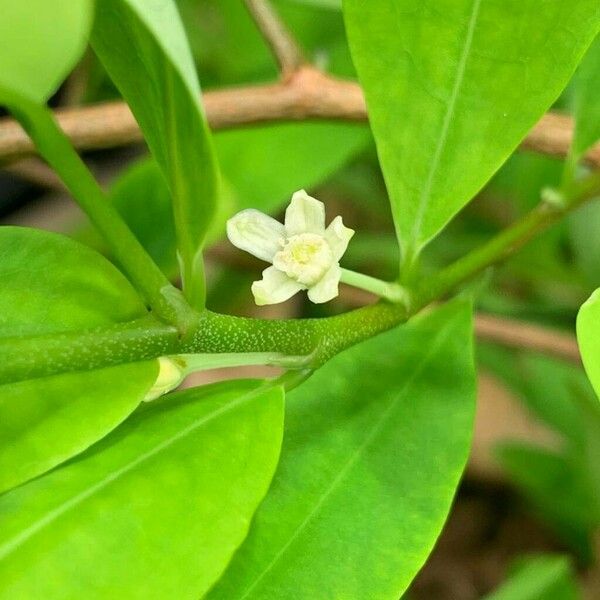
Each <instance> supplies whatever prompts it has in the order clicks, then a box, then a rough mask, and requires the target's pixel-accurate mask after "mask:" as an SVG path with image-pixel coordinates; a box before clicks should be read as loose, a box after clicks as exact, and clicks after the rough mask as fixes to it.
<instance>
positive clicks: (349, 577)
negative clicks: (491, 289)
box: [208, 302, 475, 600]
mask: <svg viewBox="0 0 600 600" xmlns="http://www.w3.org/2000/svg"><path fill="white" fill-rule="evenodd" d="M474 400H475V374H474V367H473V359H472V348H471V309H470V306H469V305H467V304H464V303H457V302H455V303H453V304H451V305H448V306H446V307H443V308H442V309H440V310H438V311H436V312H434V313H431V314H429V315H427V316H425V317H421V318H417V319H415V320H414V321H413V322H411V323H410V324H409V325H407V326H403V327H399V328H397V329H395V330H393V331H390V332H388V333H385V334H383V335H380V336H378V337H376V338H373V339H371V340H368V341H366V342H363V343H361V344H360V345H358V346H355V347H354V348H351V349H349V350H346V351H345V352H343V353H342V354H340V355H338V356H336V357H335V358H334V359H332V360H331V361H330V362H329V363H328V364H326V365H325V366H324V367H322V368H321V369H319V371H317V372H316V373H315V374H314V375H313V376H312V377H311V378H310V379H309V380H308V381H307V382H305V383H304V384H302V385H301V386H300V387H298V388H296V389H295V390H293V391H292V392H291V393H290V394H289V397H288V401H287V411H286V430H285V436H284V444H283V448H282V456H281V460H280V464H279V468H278V471H277V474H276V476H275V479H274V481H273V485H272V487H271V490H270V491H269V494H268V496H267V498H266V499H265V501H264V502H263V504H262V505H261V507H260V508H259V510H258V511H257V514H256V515H255V519H254V522H253V525H252V528H251V530H250V534H249V536H248V538H247V540H246V542H245V543H244V545H243V546H242V548H241V549H240V550H239V552H238V553H237V554H236V556H235V557H234V560H233V561H232V564H231V565H230V567H229V569H228V571H227V572H226V573H225V575H224V577H223V578H222V579H221V580H220V581H219V583H218V584H217V586H216V587H215V589H214V590H213V591H212V593H210V594H209V595H208V598H210V599H211V600H216V599H227V600H234V599H236V598H244V599H247V600H249V599H253V598H260V599H263V598H269V600H278V599H282V600H283V599H284V598H285V599H288V598H372V599H374V600H375V599H380V598H381V599H389V600H395V599H397V598H399V597H400V595H401V594H402V593H403V592H404V590H405V589H406V588H407V586H408V584H409V583H410V581H411V579H412V578H413V577H414V576H415V574H416V573H417V571H418V570H419V569H420V568H421V566H422V565H423V563H424V562H425V559H426V558H427V555H428V554H429V552H430V551H431V549H432V547H433V544H434V543H435V540H436V538H437V536H438V535H439V533H440V530H441V528H442V526H443V523H444V520H445V519H446V516H447V514H448V511H449V508H450V504H451V502H452V498H453V496H454V493H455V491H456V487H457V485H458V481H459V479H460V476H461V473H462V470H463V468H464V465H465V461H466V459H467V455H468V451H469V445H470V439H471V429H472V422H473V414H474Z"/></svg>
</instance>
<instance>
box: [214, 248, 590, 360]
mask: <svg viewBox="0 0 600 600" xmlns="http://www.w3.org/2000/svg"><path fill="white" fill-rule="evenodd" d="M207 257H208V258H209V259H212V260H213V261H214V262H215V263H219V264H225V265H229V266H232V267H234V268H238V269H243V270H249V269H255V270H256V272H257V273H258V271H259V269H260V263H259V262H258V261H255V260H254V259H250V258H246V255H243V254H241V253H235V254H234V253H233V252H232V251H231V250H230V249H229V248H228V247H227V246H226V245H224V244H218V245H216V246H213V247H212V248H211V249H210V250H209V251H208V256H207ZM340 299H341V300H342V301H343V302H344V303H346V304H347V305H348V306H349V307H358V306H364V305H365V304H369V303H371V302H373V301H374V300H375V299H376V296H375V295H373V294H371V293H369V292H366V291H364V290H359V289H356V288H354V287H351V286H347V285H344V286H342V288H341V289H340ZM475 334H476V335H477V337H478V338H479V339H480V340H486V341H489V342H494V343H496V344H501V345H503V346H506V347H508V348H515V349H517V350H518V349H521V350H530V351H532V352H539V353H541V354H546V355H548V356H553V357H556V358H559V359H562V360H566V361H569V362H573V363H576V364H581V357H580V354H579V348H578V346H577V340H576V339H575V337H574V336H572V335H569V334H566V333H562V332H559V331H556V330H554V329H549V328H547V327H543V326H541V325H535V324H533V323H526V322H524V321H519V320H516V319H509V318H506V317H498V316H495V315H488V314H482V313H478V314H476V315H475Z"/></svg>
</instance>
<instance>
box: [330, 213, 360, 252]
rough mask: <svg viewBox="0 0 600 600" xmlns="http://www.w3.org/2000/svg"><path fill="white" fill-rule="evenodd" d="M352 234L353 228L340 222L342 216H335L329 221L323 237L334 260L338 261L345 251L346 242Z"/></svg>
mask: <svg viewBox="0 0 600 600" xmlns="http://www.w3.org/2000/svg"><path fill="white" fill-rule="evenodd" d="M353 235H354V229H350V228H349V227H346V226H345V225H344V224H343V223H342V217H336V218H335V219H334V220H333V221H331V223H329V227H328V228H327V229H326V230H325V239H326V240H327V243H328V244H329V247H330V248H331V252H332V253H333V257H334V259H335V260H336V261H339V260H340V258H342V256H343V255H344V252H346V248H347V247H348V242H349V241H350V240H351V239H352V236H353Z"/></svg>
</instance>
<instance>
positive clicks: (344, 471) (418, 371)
mask: <svg viewBox="0 0 600 600" xmlns="http://www.w3.org/2000/svg"><path fill="white" fill-rule="evenodd" d="M457 321H458V317H455V318H454V319H453V320H452V321H450V323H449V324H448V326H447V327H446V328H444V331H443V332H442V334H441V335H439V336H438V337H437V339H436V340H435V341H434V343H432V344H431V345H430V347H429V348H430V349H429V351H428V352H427V354H426V355H425V356H424V357H423V359H422V361H421V363H420V364H419V365H418V366H417V367H416V368H415V369H414V370H413V372H412V374H411V376H410V377H409V378H408V380H407V381H406V382H405V384H404V386H403V387H402V389H401V390H400V392H399V393H398V395H397V396H396V398H394V399H393V400H392V402H391V403H390V405H389V406H388V408H387V409H386V410H385V411H384V413H383V414H382V416H381V417H380V419H379V420H378V421H377V423H375V425H374V426H373V427H372V428H371V430H370V431H369V432H368V434H367V435H366V436H365V438H364V440H363V442H362V443H361V444H360V446H359V447H358V448H357V449H356V451H355V452H354V453H353V454H352V456H351V457H350V459H349V460H348V461H347V462H346V464H345V465H344V466H343V467H342V468H341V469H340V470H339V471H338V474H337V476H336V477H335V478H334V479H333V481H332V482H331V483H330V484H329V486H328V488H327V489H326V490H325V492H324V493H323V494H322V495H321V497H320V498H319V500H318V501H317V502H316V503H315V505H314V506H313V508H312V510H310V512H309V513H308V514H307V516H306V517H305V518H304V520H303V521H302V522H301V523H300V524H299V525H298V527H297V528H296V529H295V531H294V532H293V533H292V535H291V536H290V537H289V539H288V541H287V542H286V543H285V544H284V545H283V546H282V547H281V549H280V550H279V552H277V554H276V555H275V556H274V557H273V559H272V560H271V562H270V563H269V564H268V565H267V566H266V567H265V569H264V570H263V571H262V572H261V573H260V574H259V575H258V576H257V577H256V579H255V580H254V581H253V582H252V584H251V585H250V587H248V588H247V589H246V591H245V592H244V594H243V595H242V596H240V597H239V600H245V599H246V598H248V597H249V595H250V594H251V593H252V591H253V590H254V589H255V588H256V587H257V586H258V584H259V583H260V582H261V581H262V580H263V579H264V577H265V576H266V575H267V573H268V572H269V571H271V569H272V568H273V567H274V566H275V565H276V564H277V563H278V562H279V560H280V559H281V558H282V557H283V555H284V554H285V553H286V552H287V550H288V549H289V548H290V547H291V546H292V544H293V543H294V542H295V541H296V539H297V538H298V537H299V536H300V534H301V533H302V531H303V530H304V529H305V528H306V526H307V525H308V524H309V523H310V521H311V520H312V519H313V518H314V517H315V515H316V514H317V513H318V512H319V510H320V509H321V507H322V506H323V505H324V504H325V502H326V500H327V499H328V498H329V497H330V496H331V495H332V494H333V492H334V491H335V490H336V489H337V488H338V486H339V485H340V484H341V482H342V481H343V480H344V478H345V476H346V475H347V474H348V473H349V472H350V471H351V470H352V468H353V467H354V465H355V464H356V463H357V462H358V460H359V459H360V458H361V457H362V455H363V453H364V451H365V450H366V449H367V448H368V447H369V446H370V444H371V442H372V441H373V440H374V439H375V438H376V437H377V436H378V434H379V433H380V431H381V429H382V428H383V427H384V425H385V423H386V422H387V419H388V417H389V416H390V415H391V414H392V413H393V412H394V409H395V408H396V407H397V405H398V403H399V402H400V400H401V399H402V398H403V397H404V395H405V394H406V393H407V391H408V390H409V389H410V387H411V386H412V384H413V383H414V381H415V379H416V378H417V377H418V376H419V375H420V374H421V373H422V372H423V370H424V369H425V367H426V366H427V364H428V363H429V361H430V360H431V359H432V358H433V357H434V355H435V354H436V353H437V351H438V350H439V348H440V346H441V345H442V344H443V343H444V342H445V341H446V340H447V339H448V337H450V334H451V332H452V331H453V330H454V326H455V323H456V322H457Z"/></svg>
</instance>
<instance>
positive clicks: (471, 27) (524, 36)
mask: <svg viewBox="0 0 600 600" xmlns="http://www.w3.org/2000/svg"><path fill="white" fill-rule="evenodd" d="M344 15H345V20H346V28H347V31H348V38H349V43H350V49H351V51H352V56H353V58H354V63H355V66H356V68H357V71H358V74H359V79H360V82H361V84H362V86H363V88H364V91H365V95H366V100H367V107H368V110H369V119H370V122H371V127H372V129H373V133H374V135H375V140H376V143H377V148H378V153H379V158H380V161H381V165H382V169H383V172H384V176H385V180H386V184H387V188H388V192H389V196H390V201H391V204H392V208H393V212H394V219H395V224H396V230H397V233H398V237H399V239H400V241H401V245H402V247H403V250H404V254H405V256H404V259H405V260H407V261H410V260H412V259H413V258H414V255H415V254H418V252H419V251H420V250H421V248H422V247H423V246H424V245H425V244H426V243H427V242H428V241H429V240H431V239H432V238H433V237H434V236H435V235H437V234H438V233H439V231H440V230H441V229H442V228H443V227H444V226H445V225H446V224H447V223H448V221H449V220H450V219H451V218H452V217H453V216H454V215H455V214H456V213H457V212H458V211H459V210H460V209H461V208H462V207H463V206H464V205H465V204H466V203H467V202H468V201H469V200H471V198H472V197H473V196H474V195H475V194H476V193H477V192H478V190H479V189H480V188H481V187H482V186H483V185H484V183H485V182H486V181H487V180H488V179H489V178H490V177H491V176H492V175H493V173H494V172H495V171H496V170H497V169H498V167H500V165H501V164H502V163H503V162H504V161H505V160H506V159H507V157H508V156H509V155H510V153H511V152H512V151H513V150H514V149H515V148H516V146H517V145H518V144H519V142H520V141H521V140H522V139H523V137H524V136H525V135H526V133H527V132H528V131H529V129H530V128H531V127H532V126H533V125H534V124H535V122H536V121H537V119H539V118H540V117H541V116H542V114H543V113H544V112H545V111H546V110H547V109H548V108H549V107H550V106H551V104H552V103H553V101H554V100H555V99H556V98H557V96H558V95H559V93H560V92H561V90H562V89H563V87H564V86H565V85H566V83H567V81H568V79H569V77H570V76H571V74H572V73H573V71H574V70H575V67H576V66H577V63H578V62H579V60H580V59H581V57H582V55H583V53H584V52H585V50H586V49H587V47H588V46H589V44H590V43H591V41H592V40H593V38H594V36H595V35H596V33H597V31H598V29H599V27H600V5H598V2H597V1H596V0H577V1H576V2H567V1H556V2H549V3H545V4H544V6H543V10H542V9H540V4H539V2H538V1H537V0H489V1H488V0H486V1H485V2H483V1H482V0H458V1H456V0H444V1H443V2H436V3H435V4H430V3H423V2H421V1H420V0H383V1H382V2H364V1H363V0H344ZM548 48H552V52H549V51H548Z"/></svg>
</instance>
